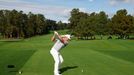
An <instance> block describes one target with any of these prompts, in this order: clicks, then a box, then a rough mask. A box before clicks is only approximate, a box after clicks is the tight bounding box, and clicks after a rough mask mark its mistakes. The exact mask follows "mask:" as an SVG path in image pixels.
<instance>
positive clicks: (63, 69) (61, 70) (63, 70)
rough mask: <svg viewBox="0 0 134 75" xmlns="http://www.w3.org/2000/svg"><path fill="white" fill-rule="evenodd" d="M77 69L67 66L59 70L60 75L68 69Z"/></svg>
mask: <svg viewBox="0 0 134 75" xmlns="http://www.w3.org/2000/svg"><path fill="white" fill-rule="evenodd" d="M75 68H78V66H67V67H63V68H61V69H60V74H62V73H64V72H65V71H68V70H70V69H75Z"/></svg>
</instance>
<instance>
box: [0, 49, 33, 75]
mask: <svg viewBox="0 0 134 75" xmlns="http://www.w3.org/2000/svg"><path fill="white" fill-rule="evenodd" d="M35 52H36V50H26V49H22V50H21V49H19V50H14V49H11V50H10V49H9V50H0V56H1V57H0V60H1V61H0V75H16V74H18V71H19V70H20V69H21V68H22V67H23V66H24V65H25V63H26V62H27V61H28V60H29V59H30V57H31V56H32V55H33V54H34V53H35Z"/></svg>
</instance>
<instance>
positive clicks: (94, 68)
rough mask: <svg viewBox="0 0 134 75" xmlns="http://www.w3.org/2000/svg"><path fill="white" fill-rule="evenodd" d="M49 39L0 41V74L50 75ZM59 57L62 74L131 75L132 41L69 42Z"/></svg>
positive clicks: (132, 74)
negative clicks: (61, 59) (61, 58)
mask: <svg viewBox="0 0 134 75" xmlns="http://www.w3.org/2000/svg"><path fill="white" fill-rule="evenodd" d="M51 36H52V34H49V35H43V36H35V37H32V38H28V39H24V40H19V41H0V75H20V74H19V73H18V71H22V74H21V75H53V64H54V61H53V58H52V56H51V55H50V52H49V51H50V49H51V47H52V45H53V44H54V43H52V42H51V41H50V37H51ZM61 54H62V55H63V58H64V62H63V64H62V67H61V71H62V75H134V58H133V57H134V40H71V41H70V43H69V45H68V46H67V47H65V48H64V49H62V50H61ZM8 65H15V67H14V68H8V67H7V66H8Z"/></svg>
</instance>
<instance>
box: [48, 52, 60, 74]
mask: <svg viewBox="0 0 134 75" xmlns="http://www.w3.org/2000/svg"><path fill="white" fill-rule="evenodd" d="M50 53H51V55H52V56H53V58H54V61H55V64H54V74H55V75H59V71H58V70H59V63H60V58H59V53H58V52H57V51H56V50H51V51H50Z"/></svg>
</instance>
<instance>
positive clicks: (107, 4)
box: [0, 0, 134, 22]
mask: <svg viewBox="0 0 134 75" xmlns="http://www.w3.org/2000/svg"><path fill="white" fill-rule="evenodd" d="M73 8H79V9H80V11H82V12H86V13H92V12H96V13H99V12H100V11H105V12H106V14H108V15H109V17H112V16H113V15H114V14H115V13H116V11H117V10H120V9H126V10H127V11H128V14H131V15H134V0H0V10H1V9H8V10H12V9H16V10H18V11H21V10H22V11H23V12H24V13H28V12H32V13H35V14H43V15H44V16H45V17H46V18H47V19H51V20H55V21H62V22H68V19H69V18H70V11H71V10H72V9H73Z"/></svg>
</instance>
